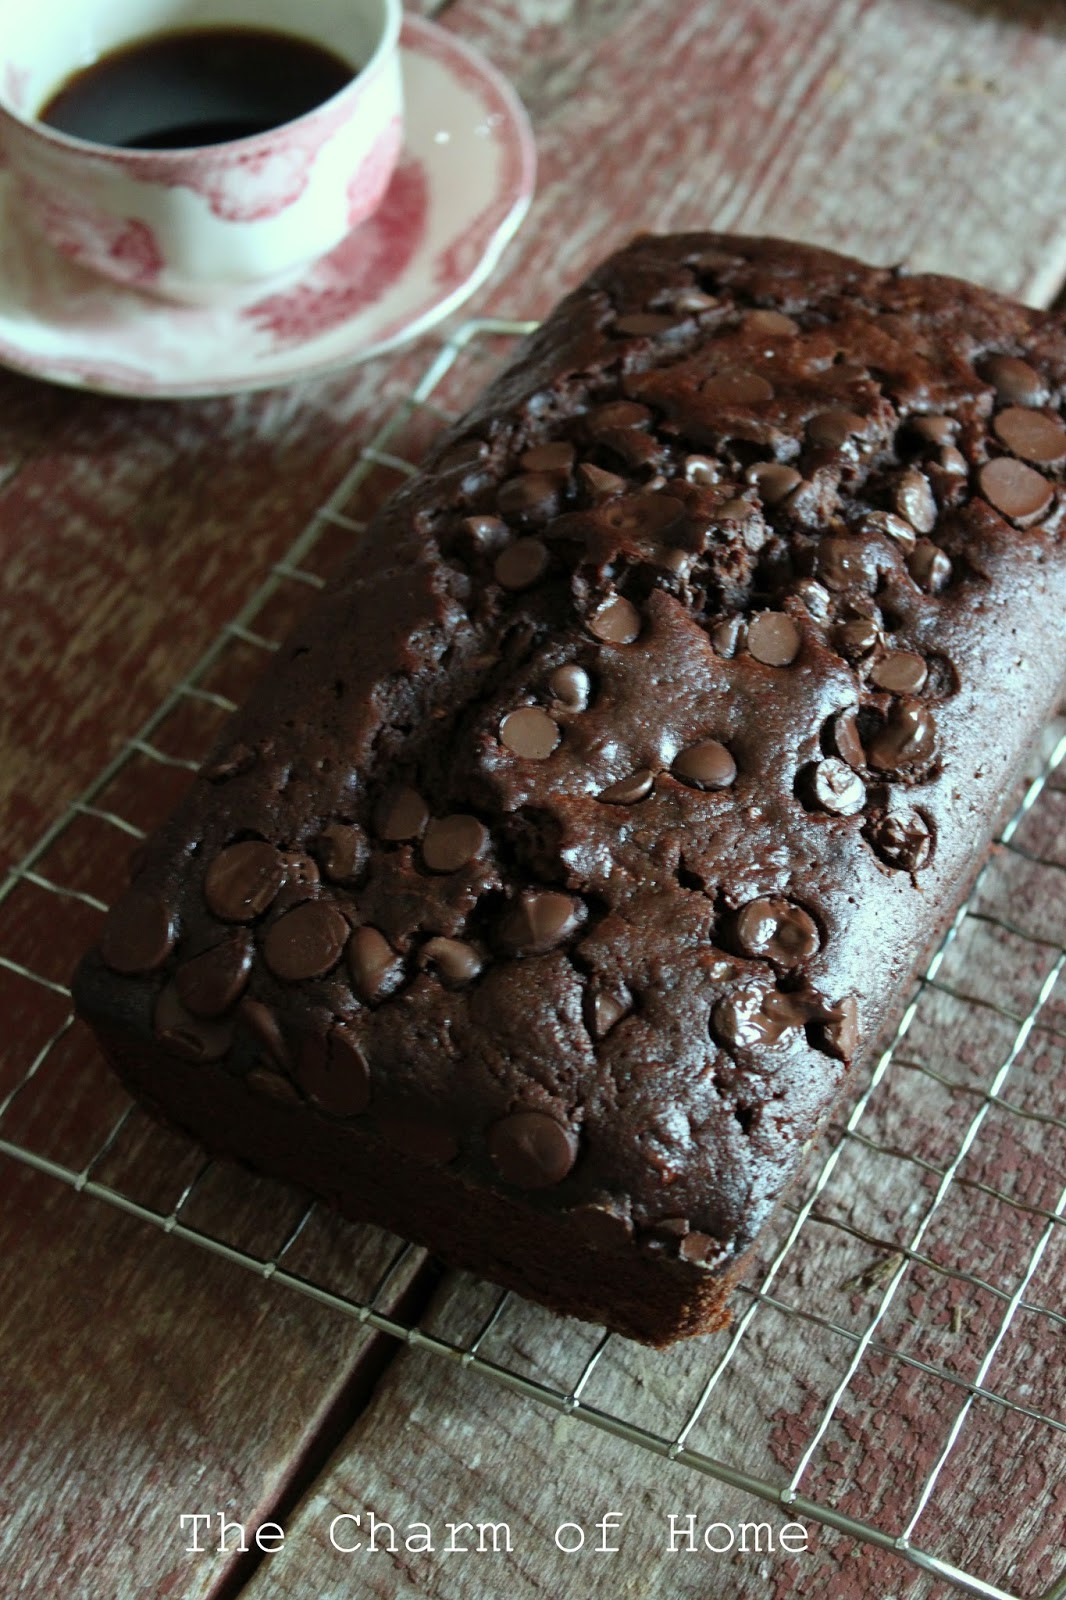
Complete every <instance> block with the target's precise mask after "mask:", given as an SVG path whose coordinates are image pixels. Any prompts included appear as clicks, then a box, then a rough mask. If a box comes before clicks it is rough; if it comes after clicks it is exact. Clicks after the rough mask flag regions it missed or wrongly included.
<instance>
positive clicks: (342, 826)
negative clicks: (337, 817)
mask: <svg viewBox="0 0 1066 1600" xmlns="http://www.w3.org/2000/svg"><path fill="white" fill-rule="evenodd" d="M315 852H316V854H317V855H318V859H319V861H320V862H321V863H322V871H323V872H324V873H325V874H326V877H327V878H329V879H330V881H331V882H332V883H346V884H353V883H357V882H358V880H359V879H360V878H361V877H362V875H363V873H364V871H365V870H366V865H367V862H368V861H369V859H370V846H369V845H368V844H367V839H366V834H365V833H364V832H363V830H362V828H360V827H359V825H358V824H357V823H355V822H327V824H326V826H325V827H324V828H323V829H322V832H321V833H320V834H319V836H318V838H317V839H316V840H315Z"/></svg>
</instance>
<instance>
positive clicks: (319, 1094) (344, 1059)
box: [296, 1023, 371, 1117]
mask: <svg viewBox="0 0 1066 1600" xmlns="http://www.w3.org/2000/svg"><path fill="white" fill-rule="evenodd" d="M296 1075H297V1078H298V1080H299V1084H300V1087H301V1089H302V1090H303V1091H304V1093H305V1094H306V1095H307V1097H308V1099H309V1100H311V1101H313V1102H314V1104H315V1105H316V1106H318V1108H319V1109H320V1110H321V1111H325V1112H327V1113H328V1114H329V1116H331V1117H358V1116H361V1115H362V1114H363V1112H364V1111H365V1110H366V1109H367V1107H368V1106H369V1104H370V1091H371V1084H370V1066H369V1063H368V1062H367V1059H366V1056H365V1055H364V1054H363V1051H362V1049H361V1048H360V1046H359V1042H358V1040H357V1039H356V1037H355V1034H354V1032H353V1031H352V1029H351V1028H349V1027H347V1026H345V1024H343V1023H340V1024H338V1026H337V1027H334V1028H331V1029H330V1030H329V1032H328V1033H327V1034H325V1035H324V1036H322V1035H320V1034H313V1035H312V1036H311V1037H310V1038H309V1039H308V1040H307V1042H306V1044H305V1045H304V1048H303V1050H302V1052H301V1055H300V1063H299V1067H298V1068H297V1074H296Z"/></svg>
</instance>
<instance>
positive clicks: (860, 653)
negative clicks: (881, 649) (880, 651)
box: [833, 617, 881, 661]
mask: <svg viewBox="0 0 1066 1600" xmlns="http://www.w3.org/2000/svg"><path fill="white" fill-rule="evenodd" d="M833 643H834V644H835V646H836V648H837V649H838V650H839V651H840V653H841V655H842V656H844V657H845V658H846V660H848V661H864V660H865V659H866V657H867V656H869V655H872V654H873V652H874V651H875V650H876V649H877V647H878V645H879V644H880V643H881V630H880V628H879V627H878V626H877V623H876V622H875V621H874V619H873V618H872V617H852V618H850V620H849V621H847V622H841V623H838V624H837V626H836V627H835V628H834V629H833Z"/></svg>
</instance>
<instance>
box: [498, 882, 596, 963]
mask: <svg viewBox="0 0 1066 1600" xmlns="http://www.w3.org/2000/svg"><path fill="white" fill-rule="evenodd" d="M584 917H585V907H584V906H583V905H582V903H581V901H580V900H577V899H575V898H574V897H573V895H569V894H559V893H558V892H557V891H556V890H554V889H525V890H523V892H522V893H521V895H520V896H519V898H518V900H517V901H516V902H515V904H514V905H513V906H512V907H511V909H510V910H509V911H508V912H507V914H506V915H505V916H504V919H503V922H502V923H501V925H500V939H501V941H502V943H503V944H504V946H505V947H506V948H507V949H508V950H512V951H513V952H514V953H515V954H516V955H523V956H539V955H545V954H546V953H547V952H548V951H549V950H554V949H555V948H556V946H557V945H560V944H562V943H563V941H564V939H567V938H569V936H570V935H571V934H572V933H573V932H574V930H575V929H576V928H578V927H580V925H581V923H582V922H583V921H584Z"/></svg>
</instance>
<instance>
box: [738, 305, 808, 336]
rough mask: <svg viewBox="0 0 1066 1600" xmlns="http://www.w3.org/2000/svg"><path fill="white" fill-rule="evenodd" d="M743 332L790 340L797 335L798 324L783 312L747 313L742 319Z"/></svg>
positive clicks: (759, 311) (760, 311) (761, 311)
mask: <svg viewBox="0 0 1066 1600" xmlns="http://www.w3.org/2000/svg"><path fill="white" fill-rule="evenodd" d="M744 332H745V333H756V334H768V335H769V336H770V338H791V337H793V336H794V335H795V334H797V333H799V323H797V322H793V320H792V318H791V317H787V316H786V315H785V313H784V312H783V311H769V310H766V311H763V310H758V311H749V312H748V314H747V316H746V317H745V318H744Z"/></svg>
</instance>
